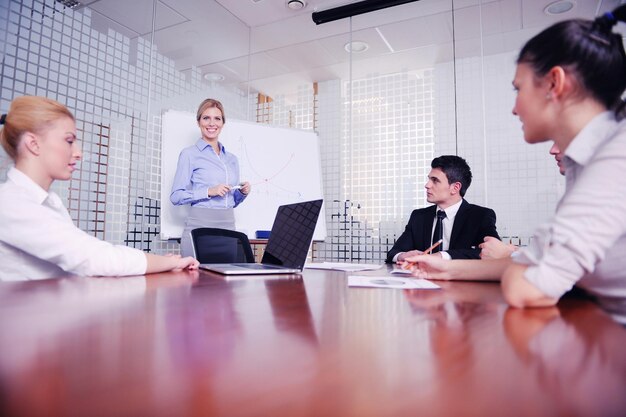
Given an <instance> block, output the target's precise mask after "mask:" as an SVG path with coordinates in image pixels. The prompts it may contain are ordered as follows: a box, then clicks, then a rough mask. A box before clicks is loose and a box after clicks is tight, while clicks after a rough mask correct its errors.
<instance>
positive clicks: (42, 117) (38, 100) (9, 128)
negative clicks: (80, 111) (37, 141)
mask: <svg viewBox="0 0 626 417" xmlns="http://www.w3.org/2000/svg"><path fill="white" fill-rule="evenodd" d="M62 117H69V118H70V119H72V120H75V119H74V115H72V113H71V112H70V111H69V110H68V109H67V107H65V106H64V105H62V104H61V103H59V102H57V101H54V100H51V99H49V98H46V97H37V96H23V97H17V98H16V99H14V100H13V101H12V102H11V108H10V109H9V112H8V113H7V114H6V115H4V126H3V127H2V130H0V143H1V144H2V147H3V148H4V150H5V151H6V153H7V154H8V155H9V156H10V157H11V159H13V161H15V160H16V159H17V149H18V146H19V144H20V140H21V139H22V135H23V134H24V133H26V132H32V133H42V132H43V131H44V130H45V129H46V127H47V126H48V125H49V124H50V123H52V122H54V121H56V120H58V119H60V118H62Z"/></svg>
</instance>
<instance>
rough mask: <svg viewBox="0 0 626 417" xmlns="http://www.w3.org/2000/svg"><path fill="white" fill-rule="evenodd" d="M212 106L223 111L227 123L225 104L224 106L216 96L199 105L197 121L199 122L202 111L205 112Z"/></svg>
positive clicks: (223, 120)
mask: <svg viewBox="0 0 626 417" xmlns="http://www.w3.org/2000/svg"><path fill="white" fill-rule="evenodd" d="M211 107H215V108H217V109H219V111H221V112H222V122H223V123H226V115H225V114H224V106H222V103H220V102H219V101H218V100H215V99H214V98H207V99H206V100H204V101H203V102H202V103H200V105H199V106H198V112H197V113H196V121H198V122H199V121H200V118H201V117H202V113H204V112H205V111H206V109H209V108H211Z"/></svg>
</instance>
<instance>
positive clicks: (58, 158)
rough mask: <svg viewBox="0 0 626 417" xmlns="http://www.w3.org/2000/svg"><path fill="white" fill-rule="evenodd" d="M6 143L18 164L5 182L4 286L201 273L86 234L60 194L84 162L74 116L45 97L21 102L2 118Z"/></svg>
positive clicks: (193, 264) (180, 261)
mask: <svg viewBox="0 0 626 417" xmlns="http://www.w3.org/2000/svg"><path fill="white" fill-rule="evenodd" d="M0 124H2V125H3V126H2V130H1V131H0V142H1V143H2V147H3V148H4V150H5V151H6V153H7V154H8V155H9V157H10V158H11V159H12V160H13V162H14V163H15V167H13V168H10V169H9V171H8V173H7V182H5V183H3V184H1V185H0V224H1V225H2V227H0V281H21V280H30V279H45V278H53V277H58V276H64V275H68V274H75V275H83V276H84V275H88V276H120V275H143V274H149V273H154V272H163V271H170V270H175V269H196V268H197V267H198V262H197V261H196V260H195V259H193V258H191V257H187V258H181V257H180V256H158V255H152V254H149V253H144V252H143V251H140V250H138V249H134V248H129V247H126V246H121V245H112V244H110V243H107V242H104V241H102V240H100V239H97V238H96V237H93V236H90V235H88V234H87V233H85V232H83V231H82V230H80V229H78V228H77V227H76V226H75V225H74V224H73V222H72V220H71V218H70V216H69V213H68V212H67V209H66V208H65V207H64V206H63V203H62V202H61V199H60V198H59V196H58V195H57V194H55V193H54V192H52V191H50V186H51V185H52V183H53V182H54V181H55V180H69V179H70V177H71V176H72V173H73V172H74V170H75V169H76V164H77V162H78V161H79V160H80V159H81V156H82V154H81V150H80V148H79V146H78V144H77V139H76V124H75V120H74V116H73V115H72V113H71V112H70V111H69V110H68V109H67V108H66V107H65V106H63V105H62V104H60V103H58V102H56V101H54V100H50V99H47V98H44V97H35V96H24V97H19V98H16V99H15V100H13V102H12V103H11V108H10V110H9V112H8V113H7V114H6V115H2V117H0Z"/></svg>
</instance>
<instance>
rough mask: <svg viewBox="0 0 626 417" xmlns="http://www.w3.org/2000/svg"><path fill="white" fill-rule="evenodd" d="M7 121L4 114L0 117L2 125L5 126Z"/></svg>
mask: <svg viewBox="0 0 626 417" xmlns="http://www.w3.org/2000/svg"><path fill="white" fill-rule="evenodd" d="M6 121H7V115H6V114H3V115H2V116H0V125H3V124H4V123H5V122H6Z"/></svg>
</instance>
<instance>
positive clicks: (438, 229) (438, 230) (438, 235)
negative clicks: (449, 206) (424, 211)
mask: <svg viewBox="0 0 626 417" xmlns="http://www.w3.org/2000/svg"><path fill="white" fill-rule="evenodd" d="M445 218H446V212H445V211H443V210H437V224H436V225H435V233H433V244H434V243H436V242H438V241H439V240H440V239H443V219H445ZM442 246H443V243H442V244H441V245H439V246H437V247H436V248H435V249H433V251H432V253H435V252H439V251H440V250H441V247H442Z"/></svg>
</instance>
